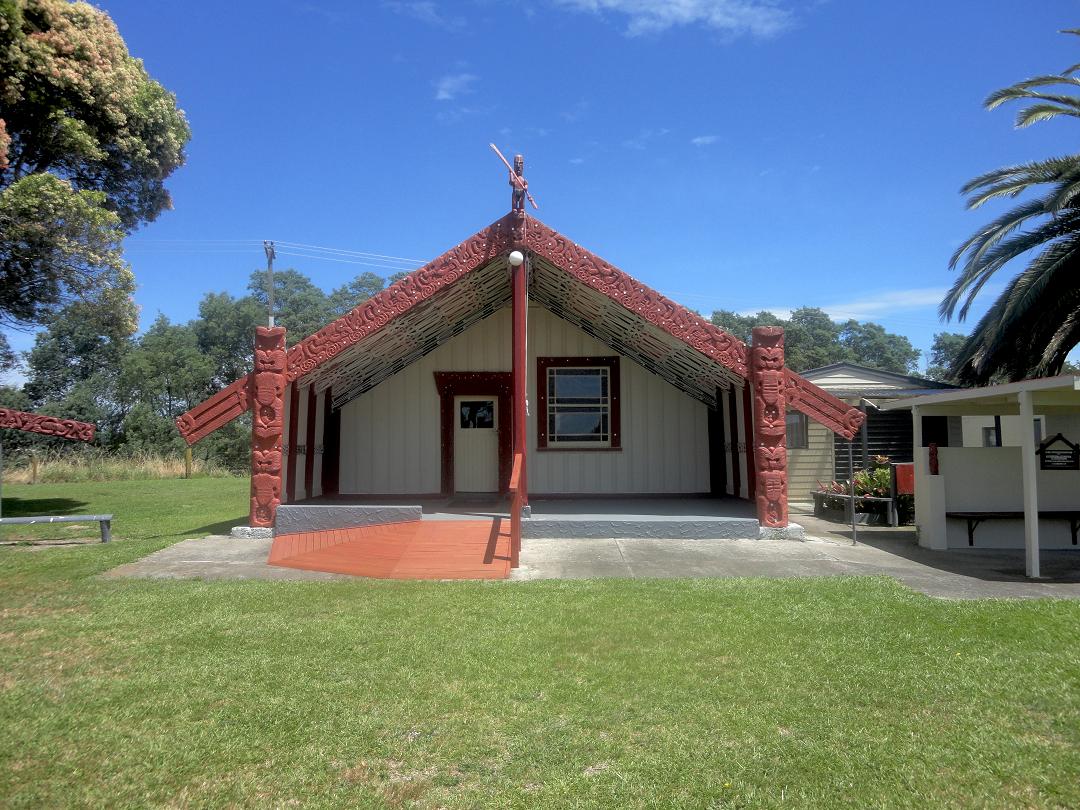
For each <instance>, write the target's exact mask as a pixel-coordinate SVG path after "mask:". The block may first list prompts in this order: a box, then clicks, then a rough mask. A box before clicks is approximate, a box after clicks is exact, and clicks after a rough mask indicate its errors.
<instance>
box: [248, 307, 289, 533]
mask: <svg viewBox="0 0 1080 810" xmlns="http://www.w3.org/2000/svg"><path fill="white" fill-rule="evenodd" d="M286 371H287V369H286V354H285V328H284V327H281V326H274V327H268V326H258V327H256V328H255V371H254V373H252V375H251V380H252V391H251V525H252V526H258V527H263V528H269V527H272V526H273V525H274V515H275V514H276V513H277V508H278V504H280V503H281V437H282V433H283V432H284V429H285V385H286V382H287V377H286Z"/></svg>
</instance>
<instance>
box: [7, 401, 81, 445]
mask: <svg viewBox="0 0 1080 810" xmlns="http://www.w3.org/2000/svg"><path fill="white" fill-rule="evenodd" d="M0 428H8V429H9V430H24V431H26V432H27V433H40V434H41V435H43V436H58V437H60V438H61V439H74V440H75V441H80V442H92V441H93V440H94V430H95V428H94V426H93V425H92V424H90V423H89V422H76V421H75V420H74V419H61V418H59V417H57V416H45V415H44V414H40V413H27V412H26V411H13V410H10V409H9V408H0Z"/></svg>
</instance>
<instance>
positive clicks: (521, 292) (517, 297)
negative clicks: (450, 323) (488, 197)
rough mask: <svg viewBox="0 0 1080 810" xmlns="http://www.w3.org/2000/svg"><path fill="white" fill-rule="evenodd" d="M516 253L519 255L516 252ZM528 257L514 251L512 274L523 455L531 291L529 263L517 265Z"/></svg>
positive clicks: (525, 491)
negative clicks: (527, 333)
mask: <svg viewBox="0 0 1080 810" xmlns="http://www.w3.org/2000/svg"><path fill="white" fill-rule="evenodd" d="M515 254H516V255H515ZM519 258H520V259H524V257H523V255H522V254H521V253H520V252H518V251H514V253H513V254H511V262H510V272H511V274H512V299H511V309H512V316H513V322H514V324H513V335H512V339H511V347H512V348H511V351H512V353H513V363H512V365H511V367H512V369H513V378H514V397H513V403H514V404H513V408H514V454H515V455H516V454H518V453H521V454H522V456H526V455H528V449H527V447H526V437H527V436H528V431H527V430H526V429H525V419H526V415H525V397H526V396H527V393H526V391H527V381H528V365H529V363H528V355H527V353H526V330H527V329H528V318H529V294H528V287H527V284H528V275H527V270H526V268H527V267H528V263H527V262H526V261H524V260H522V261H521V262H520V263H518V264H517V265H514V261H517V260H518V259H519ZM526 466H527V465H526V463H525V459H524V458H522V460H521V482H520V483H521V502H522V504H523V505H525V506H528V505H529V484H528V481H529V479H528V473H527V472H526Z"/></svg>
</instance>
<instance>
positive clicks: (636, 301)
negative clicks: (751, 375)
mask: <svg viewBox="0 0 1080 810" xmlns="http://www.w3.org/2000/svg"><path fill="white" fill-rule="evenodd" d="M514 247H525V248H528V249H529V250H532V251H534V252H535V253H536V254H538V255H539V256H541V257H543V258H544V259H546V260H547V261H549V262H550V263H551V264H553V265H555V266H556V267H558V268H560V269H561V270H562V271H564V272H565V273H567V274H568V275H569V276H571V277H572V278H574V279H576V280H578V281H580V282H581V283H583V284H586V285H587V286H589V287H590V288H592V289H594V290H596V291H598V292H600V293H602V294H603V295H605V296H606V297H607V298H609V299H610V300H612V301H614V302H616V303H618V304H620V305H621V306H623V307H625V308H626V309H627V310H629V311H630V312H632V313H634V314H635V315H637V316H638V317H640V318H643V319H644V320H646V321H648V322H649V323H651V324H653V325H654V326H655V327H657V328H658V329H661V330H663V331H664V332H666V333H667V334H669V335H671V336H673V337H674V338H676V339H677V340H679V341H682V342H683V343H685V344H686V345H687V346H690V347H691V348H693V349H695V350H696V351H698V352H700V353H701V354H703V355H704V356H706V357H708V358H709V359H711V360H713V361H715V362H717V363H719V364H720V365H722V366H724V367H725V368H727V369H729V370H731V371H732V372H734V373H735V374H737V375H738V376H739V377H741V378H743V379H746V377H747V374H748V371H747V356H748V355H747V348H746V344H745V343H743V342H742V341H741V340H738V339H737V338H735V337H733V336H732V335H730V334H728V333H727V332H725V331H724V330H722V329H720V328H718V327H717V326H714V325H713V324H712V323H710V322H709V321H707V320H706V319H704V318H702V317H701V316H700V315H697V314H695V313H693V312H691V311H690V310H688V309H686V308H685V307H683V306H681V305H679V304H677V303H675V302H674V301H672V300H671V299H669V298H667V297H665V296H663V295H661V294H660V293H658V292H656V291H655V290H653V289H651V288H649V287H647V286H646V285H644V284H642V283H641V282H639V281H637V280H635V279H634V278H632V277H631V276H629V275H627V274H626V273H624V272H622V271H621V270H619V269H618V268H617V267H615V266H614V265H612V264H609V263H608V262H606V261H604V260H603V259H601V258H600V257H599V256H597V255H595V254H594V253H591V252H590V251H588V250H586V249H585V248H583V247H581V246H580V245H577V244H575V243H574V242H572V241H570V240H569V239H567V238H566V237H565V236H563V235H561V234H560V233H558V232H557V231H555V230H552V229H551V228H549V227H548V226H547V225H545V224H544V223H542V222H540V221H539V220H538V219H534V218H533V217H530V216H525V215H522V214H520V213H517V214H515V213H511V214H507V215H506V216H504V217H503V218H502V219H500V220H497V221H496V222H494V223H492V224H491V225H489V226H488V227H487V228H485V229H484V230H482V231H480V232H479V233H476V234H474V235H473V236H472V237H470V238H469V239H467V240H466V241H464V242H462V243H461V244H460V245H458V246H457V247H455V248H453V249H452V250H450V251H447V252H446V253H444V254H443V255H442V256H440V257H439V258H437V259H435V260H433V261H431V262H429V263H428V264H426V265H424V266H423V267H421V268H419V269H418V270H414V271H413V272H412V273H410V274H409V275H408V276H406V277H405V278H403V279H401V280H400V281H398V282H397V283H396V284H393V285H391V286H390V287H388V288H387V289H385V290H383V291H382V292H380V293H379V294H378V295H376V296H374V297H373V298H371V299H370V300H368V301H366V302H365V303H363V304H361V305H360V306H358V307H357V308H356V309H354V310H352V311H351V312H349V313H348V314H346V315H343V316H342V317H340V318H338V319H337V320H335V321H334V322H332V323H331V324H329V325H328V326H326V327H324V328H323V329H320V330H319V331H318V332H316V333H315V334H314V335H311V336H310V337H308V338H305V339H304V340H302V341H301V342H300V343H298V344H296V345H295V346H293V347H292V348H291V349H289V352H288V366H287V374H288V379H289V381H290V382H292V381H295V380H297V379H299V378H300V377H303V376H304V375H306V374H310V373H311V372H312V371H314V370H315V369H317V368H319V367H320V366H322V365H323V364H325V363H327V362H328V361H330V360H332V359H333V358H335V357H337V356H338V355H340V354H341V353H342V352H343V351H345V350H346V349H348V348H349V347H351V346H354V345H356V344H357V343H359V342H360V341H361V340H363V339H364V338H366V337H367V336H369V335H371V334H373V333H375V332H377V331H379V330H380V329H382V328H383V327H385V326H386V325H387V324H388V323H390V322H391V321H392V320H393V319H395V318H397V317H399V316H401V315H402V314H404V313H405V312H408V311H409V310H411V309H412V308H413V307H415V306H417V305H419V304H421V303H423V302H424V301H427V300H428V299H430V298H431V297H432V296H434V295H436V294H437V293H439V292H441V291H443V290H445V289H447V288H448V287H450V286H451V285H453V284H454V283H455V282H457V281H458V280H459V279H461V278H462V277H463V276H465V275H467V274H468V273H471V272H472V271H474V270H476V269H478V268H480V267H482V266H484V265H485V264H487V263H488V262H489V261H491V260H492V259H493V258H495V257H497V256H498V255H500V254H502V253H504V252H507V251H509V250H511V249H512V248H514ZM249 376H250V375H249ZM787 383H788V393H787V398H788V402H789V403H790V404H791V406H792V407H793V408H796V409H797V410H799V411H802V412H803V413H805V414H806V415H807V416H809V417H811V418H812V419H814V420H815V421H817V422H820V423H821V424H823V425H825V426H826V427H827V428H829V429H830V430H832V431H834V432H836V433H839V434H840V435H842V436H844V437H845V438H848V439H850V438H852V437H853V436H854V435H855V433H856V432H857V431H858V428H859V426H860V425H861V423H862V419H863V414H862V412H861V411H859V410H858V409H857V408H852V407H851V406H850V405H848V404H847V403H845V402H843V401H842V400H840V399H837V398H836V397H834V396H832V395H831V394H829V393H827V392H825V391H823V390H822V389H820V388H818V387H817V386H816V385H814V384H813V383H811V382H809V381H808V380H805V379H803V378H802V377H800V376H799V375H798V374H795V373H794V372H792V371H790V370H789V371H788V372H787ZM249 389H250V382H249V380H248V378H244V379H242V380H237V381H236V382H234V383H233V384H232V385H230V386H229V387H228V388H226V389H224V390H223V391H221V392H220V393H218V394H216V395H215V396H213V397H211V398H210V399H208V400H206V401H205V402H203V403H202V404H201V405H198V406H196V407H195V408H192V409H191V410H190V411H188V412H187V413H185V414H183V415H182V416H180V417H179V418H178V419H177V420H176V424H177V427H178V428H179V429H180V433H181V435H182V436H183V437H184V439H185V440H187V442H188V443H189V444H193V443H194V442H196V441H198V440H199V439H200V438H202V437H203V436H205V435H207V434H208V433H211V432H213V431H214V430H216V429H217V428H219V427H221V426H222V425H224V424H226V423H227V422H229V421H231V420H232V419H234V418H236V417H237V416H239V415H240V414H242V413H244V412H245V411H246V410H247V408H248V401H249V400H248V396H249V394H248V391H249Z"/></svg>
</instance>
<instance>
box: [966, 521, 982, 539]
mask: <svg viewBox="0 0 1080 810" xmlns="http://www.w3.org/2000/svg"><path fill="white" fill-rule="evenodd" d="M979 523H980V521H978V520H976V519H975V518H968V519H967V524H968V545H969V546H973V545H975V527H976V526H978V525H979Z"/></svg>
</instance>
